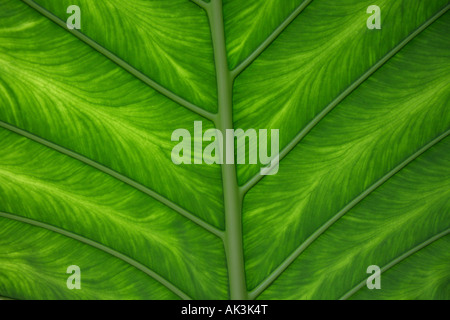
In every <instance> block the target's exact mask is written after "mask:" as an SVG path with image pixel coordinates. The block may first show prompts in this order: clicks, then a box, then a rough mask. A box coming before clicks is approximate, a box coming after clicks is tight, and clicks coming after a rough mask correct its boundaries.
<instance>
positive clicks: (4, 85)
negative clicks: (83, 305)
mask: <svg viewBox="0 0 450 320" xmlns="http://www.w3.org/2000/svg"><path fill="white" fill-rule="evenodd" d="M372 4H374V3H372V2H371V1H366V0H363V1H361V0H358V1H356V0H342V1H338V2H336V1H331V0H314V1H310V0H305V1H301V0H286V1H283V4H282V5H281V4H280V3H279V2H278V1H274V0H264V1H263V0H250V1H237V0H211V1H202V0H192V1H190V0H171V1H163V0H151V1H143V0H130V1H126V2H124V1H119V0H110V1H109V0H108V1H106V0H98V1H88V0H73V1H72V0H71V1H68V0H61V1H56V0H36V1H31V0H23V1H19V0H4V1H2V3H1V4H0V70H1V72H0V296H3V297H5V298H13V299H230V298H231V299H247V298H250V299H450V296H449V292H450V291H449V287H448V280H449V279H450V270H449V268H448V252H449V250H448V248H449V235H448V234H449V232H450V201H449V200H448V199H450V192H449V190H450V188H449V187H450V169H449V168H450V158H449V155H450V138H448V135H449V133H450V113H449V111H448V110H449V107H450V105H449V101H450V76H449V75H450V51H449V47H448V43H449V36H448V30H449V28H450V15H449V13H448V9H449V3H448V1H447V0H429V1H419V0H397V1H388V0H379V1H377V3H376V4H377V5H378V6H380V8H381V12H382V29H381V30H369V29H367V26H366V20H367V18H368V17H369V14H367V12H366V9H367V7H368V6H370V5H372ZM69 5H78V6H79V7H80V8H81V17H82V20H81V23H82V27H81V30H68V29H67V27H66V25H65V21H66V19H67V17H68V16H69V15H70V14H68V13H67V11H66V10H67V7H68V6H69ZM195 121H202V125H203V126H202V132H203V133H204V132H205V131H206V130H208V129H211V128H214V127H216V128H218V129H219V130H222V131H224V130H226V129H237V128H242V129H244V130H247V129H250V128H254V129H269V130H270V129H279V131H280V148H281V149H280V151H281V153H280V157H281V162H280V168H279V172H278V173H277V174H275V175H271V176H261V175H259V174H258V171H259V170H260V168H261V163H258V164H253V165H249V164H239V165H234V164H223V165H219V164H213V165H207V164H195V165H194V164H192V165H188V164H181V165H175V164H174V163H172V160H171V151H172V148H173V147H174V146H175V145H176V143H177V142H174V141H171V135H172V133H173V132H174V130H176V129H186V130H188V131H190V132H191V134H193V132H194V122H195ZM204 146H205V144H204ZM192 152H193V155H192V158H193V159H199V158H200V157H201V154H199V153H198V152H197V151H196V150H192ZM247 156H249V155H248V148H247ZM70 265H78V266H80V268H81V272H82V289H81V290H69V289H68V288H67V286H66V280H67V278H68V276H69V275H68V274H67V273H66V270H67V267H68V266H70ZM370 265H378V266H379V267H380V268H381V271H382V275H381V279H382V280H381V284H382V289H381V290H369V289H368V288H367V287H366V279H367V278H368V276H369V274H367V267H368V266H370Z"/></svg>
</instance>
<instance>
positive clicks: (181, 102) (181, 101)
mask: <svg viewBox="0 0 450 320" xmlns="http://www.w3.org/2000/svg"><path fill="white" fill-rule="evenodd" d="M22 1H23V2H25V3H26V4H27V5H29V6H30V7H31V8H33V9H35V10H36V11H38V12H39V13H40V14H42V15H43V16H44V17H46V18H48V19H50V20H51V21H53V22H54V23H56V24H57V25H59V26H60V27H61V28H63V29H65V30H66V31H68V32H70V33H71V34H73V35H74V36H75V37H77V38H78V39H80V40H81V41H83V42H84V43H86V44H87V45H89V46H90V47H92V48H93V49H95V50H97V51H98V52H100V53H101V54H103V55H104V56H105V57H107V58H108V59H110V60H111V61H113V62H114V63H116V64H117V65H118V66H120V67H121V68H123V69H124V70H126V71H128V72H129V73H131V74H132V75H133V76H135V77H136V78H138V79H139V80H141V81H142V82H144V83H145V84H147V85H148V86H150V87H152V88H153V89H155V90H156V91H158V92H159V93H161V94H163V95H164V96H166V97H167V98H169V99H171V100H172V101H175V102H176V103H178V104H179V105H181V106H183V107H185V108H186V109H188V110H190V111H192V112H194V113H196V114H198V115H200V116H202V117H204V118H206V119H208V120H211V121H213V120H214V119H215V118H216V115H215V114H214V113H211V112H209V111H206V110H204V109H203V108H200V107H199V106H196V105H194V104H193V103H191V102H189V101H187V100H185V99H183V98H182V97H180V96H178V95H176V94H175V93H173V92H172V91H170V90H168V89H166V88H165V87H163V86H162V85H160V84H159V83H157V82H155V81H153V80H152V79H150V78H149V77H147V76H146V75H145V74H143V73H142V72H140V71H139V70H137V69H136V68H134V67H133V66H132V65H130V64H129V63H127V62H126V61H124V60H122V59H121V58H119V57H118V56H116V55H115V54H114V53H112V52H111V51H109V50H108V49H106V48H104V47H103V46H101V45H100V44H98V43H97V42H95V41H94V40H92V39H91V38H89V37H88V36H86V35H85V34H83V33H82V32H80V31H78V30H76V29H72V30H71V29H69V28H67V25H66V22H64V21H63V20H61V19H60V18H58V17H57V16H55V15H54V14H53V13H51V12H49V11H47V10H46V9H45V8H43V7H41V6H40V5H38V4H37V3H35V2H34V1H32V0H22Z"/></svg>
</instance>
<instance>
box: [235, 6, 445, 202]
mask: <svg viewBox="0 0 450 320" xmlns="http://www.w3.org/2000/svg"><path fill="white" fill-rule="evenodd" d="M449 9H450V5H448V6H446V7H445V8H443V9H442V10H441V11H439V12H438V13H437V14H435V15H434V16H433V17H431V18H430V19H428V20H427V21H426V22H425V23H424V24H422V25H421V26H420V27H419V28H417V29H416V30H415V31H413V32H412V33H411V34H410V35H409V36H408V37H406V38H405V39H404V40H403V41H402V42H400V43H399V44H398V45H397V46H396V47H395V48H393V49H392V50H391V51H390V52H389V53H387V54H386V55H385V56H384V57H383V58H381V60H379V61H378V62H377V63H376V64H375V65H373V66H372V67H371V68H370V69H369V70H367V71H366V72H365V73H364V74H363V75H362V76H361V77H360V78H359V79H358V80H356V81H355V82H353V83H352V84H351V85H350V86H349V87H348V88H347V89H345V90H344V91H343V92H342V93H341V94H340V95H339V96H338V97H337V98H336V99H334V100H333V101H332V102H331V103H330V104H329V105H328V106H326V107H325V109H323V110H322V111H321V112H320V113H319V114H317V115H316V116H315V117H314V119H312V120H311V122H309V123H308V125H306V127H304V128H303V129H302V130H301V131H300V132H299V133H298V134H297V135H296V136H295V137H294V139H292V140H291V142H289V144H287V145H286V147H284V148H283V150H281V152H280V155H279V158H278V161H277V162H274V163H273V164H271V166H272V167H276V166H277V165H278V163H279V162H280V161H281V160H282V159H283V158H284V157H286V155H287V154H288V153H289V152H291V151H292V149H294V147H295V146H296V145H297V144H298V143H299V142H300V141H302V140H303V138H305V137H306V136H307V135H308V133H309V132H310V131H311V130H312V129H313V128H314V127H315V126H316V125H317V124H318V123H319V122H320V121H321V120H322V119H323V118H325V116H326V115H327V114H328V113H329V112H330V111H331V110H333V109H334V108H335V107H336V106H337V105H339V103H341V102H342V101H343V100H344V99H345V98H346V97H347V96H349V95H350V94H351V93H352V92H353V91H354V90H355V89H356V88H358V87H359V86H360V85H361V84H362V83H363V82H364V81H366V80H367V79H369V78H370V76H372V75H373V74H374V73H375V72H376V71H377V70H378V69H380V68H381V67H382V66H383V65H384V64H385V63H386V62H387V61H389V60H390V59H391V58H392V57H393V56H395V55H396V54H397V53H398V52H399V51H400V50H402V49H403V48H404V47H405V46H406V45H407V44H408V43H409V42H411V40H413V39H414V38H415V37H416V36H417V35H419V34H420V33H421V32H422V31H424V30H425V29H426V28H428V27H429V26H430V25H431V24H432V23H433V22H435V21H436V20H437V19H439V18H440V17H441V16H442V15H443V14H445V13H446V12H447V11H448V10H449ZM264 177H265V176H263V175H261V173H260V172H258V173H257V174H256V175H255V176H253V177H252V178H251V179H250V180H249V181H247V182H246V183H245V184H244V185H242V186H241V193H242V194H243V195H245V194H246V193H247V192H248V191H249V190H250V189H251V188H252V187H254V186H255V185H256V184H257V183H258V182H259V181H260V180H261V179H262V178H264Z"/></svg>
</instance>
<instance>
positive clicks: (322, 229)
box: [249, 130, 450, 299]
mask: <svg viewBox="0 0 450 320" xmlns="http://www.w3.org/2000/svg"><path fill="white" fill-rule="evenodd" d="M449 134H450V130H447V131H446V132H444V133H443V134H441V135H440V136H438V137H437V138H435V139H434V140H432V141H431V142H429V143H428V144H427V145H425V146H424V147H422V148H421V149H420V150H418V151H417V152H415V153H414V154H413V155H411V156H410V157H408V158H407V159H406V160H405V161H403V162H402V163H400V164H399V165H398V166H396V167H395V168H394V169H392V170H391V171H389V172H388V173H387V174H386V175H385V176H383V177H382V178H381V179H379V180H378V181H377V182H375V183H374V184H372V185H371V186H370V187H369V188H367V189H366V190H365V191H364V192H362V193H361V194H360V195H359V196H357V197H356V198H355V199H353V200H352V201H351V202H350V203H348V204H347V205H346V206H345V207H344V208H342V209H341V210H340V211H339V212H338V213H337V214H336V215H334V216H333V217H332V218H331V219H330V220H328V221H327V222H326V223H325V224H323V225H322V226H321V227H320V228H319V229H317V230H316V231H315V232H314V233H313V234H312V235H311V236H309V237H308V239H306V240H305V241H304V242H303V243H302V244H301V245H300V246H299V247H298V248H297V249H295V251H294V252H292V254H291V255H290V256H289V257H288V258H286V259H285V260H284V261H283V262H282V263H281V264H280V265H279V266H278V267H277V268H276V269H275V270H274V271H273V272H272V273H271V274H270V275H269V276H268V277H267V278H266V279H264V280H263V281H262V282H261V283H260V284H259V285H258V286H257V287H256V288H255V289H253V290H252V291H251V292H250V294H249V297H250V298H251V299H255V298H256V297H257V296H258V295H260V294H261V293H262V292H263V291H264V290H265V289H266V288H267V287H268V286H269V285H270V284H271V283H272V282H273V281H275V280H276V279H277V278H278V277H279V276H280V275H281V274H282V273H283V272H284V271H285V270H286V269H287V268H288V267H289V266H290V265H291V264H292V263H293V262H294V261H295V260H296V259H297V258H298V257H299V256H300V254H302V252H304V251H305V250H306V249H307V248H308V247H309V246H310V245H311V244H312V243H313V242H314V241H315V240H316V239H317V238H319V237H320V236H321V235H322V234H323V233H324V232H325V231H326V230H327V229H328V228H330V227H331V226H332V225H333V224H334V223H336V222H337V221H338V220H339V219H340V218H342V217H343V216H344V215H345V214H346V213H347V212H349V211H350V210H351V209H352V208H353V207H354V206H356V205H357V204H358V203H360V202H361V201H362V200H364V199H365V198H366V197H367V196H368V195H369V194H370V193H372V192H373V191H374V190H375V189H377V188H378V187H380V186H381V185H382V184H384V183H385V182H386V181H388V180H389V179H390V178H392V177H393V176H394V175H395V174H397V173H398V172H399V171H400V170H402V169H403V168H404V167H406V166H407V165H408V164H410V163H411V162H413V161H414V160H415V159H417V157H419V156H420V155H422V154H423V153H424V152H426V151H427V150H429V149H430V148H431V147H433V146H434V145H436V144H437V143H438V142H439V141H442V140H443V139H444V138H446V137H447V136H448V135H449Z"/></svg>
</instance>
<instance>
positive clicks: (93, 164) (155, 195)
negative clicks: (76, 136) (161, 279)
mask: <svg viewBox="0 0 450 320" xmlns="http://www.w3.org/2000/svg"><path fill="white" fill-rule="evenodd" d="M0 127H2V128H4V129H7V130H9V131H12V132H14V133H17V134H19V135H21V136H23V137H26V138H28V139H30V140H33V141H35V142H37V143H40V144H42V145H44V146H46V147H48V148H51V149H53V150H56V151H58V152H60V153H62V154H64V155H66V156H69V157H71V158H74V159H76V160H78V161H81V162H83V163H84V164H86V165H88V166H91V167H93V168H95V169H97V170H99V171H101V172H103V173H106V174H108V175H110V176H111V177H113V178H115V179H117V180H119V181H122V182H123V183H126V184H128V185H129V186H131V187H133V188H135V189H137V190H139V191H141V192H143V193H145V194H146V195H148V196H150V197H152V198H153V199H155V200H157V201H159V202H161V203H162V204H164V205H166V206H167V207H169V208H171V209H172V210H174V211H175V212H177V213H178V214H180V215H182V216H183V217H185V218H187V219H189V220H190V221H192V222H193V223H195V224H197V225H199V226H200V227H202V228H203V229H205V230H207V231H209V232H210V233H212V234H214V235H216V236H217V237H219V238H221V239H222V238H223V233H224V232H223V231H222V230H219V229H217V228H216V227H214V226H212V225H210V224H209V223H207V222H206V221H204V220H202V219H200V218H198V217H197V216H195V215H193V214H192V213H190V212H188V211H187V210H186V209H184V208H182V207H180V206H179V205H177V204H176V203H174V202H172V201H170V200H169V199H167V198H165V197H163V196H162V195H160V194H158V193H156V192H155V191H153V190H151V189H149V188H147V187H146V186H144V185H142V184H140V183H138V182H136V181H134V180H132V179H130V178H128V177H127V176H125V175H123V174H121V173H118V172H117V171H114V170H112V169H110V168H108V167H106V166H104V165H102V164H100V163H98V162H96V161H94V160H91V159H89V158H87V157H85V156H82V155H81V154H79V153H76V152H74V151H71V150H69V149H67V148H64V147H62V146H60V145H58V144H56V143H53V142H50V141H48V140H45V139H43V138H41V137H38V136H36V135H35V134H32V133H30V132H28V131H25V130H22V129H20V128H17V127H15V126H13V125H10V124H9V123H6V122H3V121H0Z"/></svg>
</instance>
